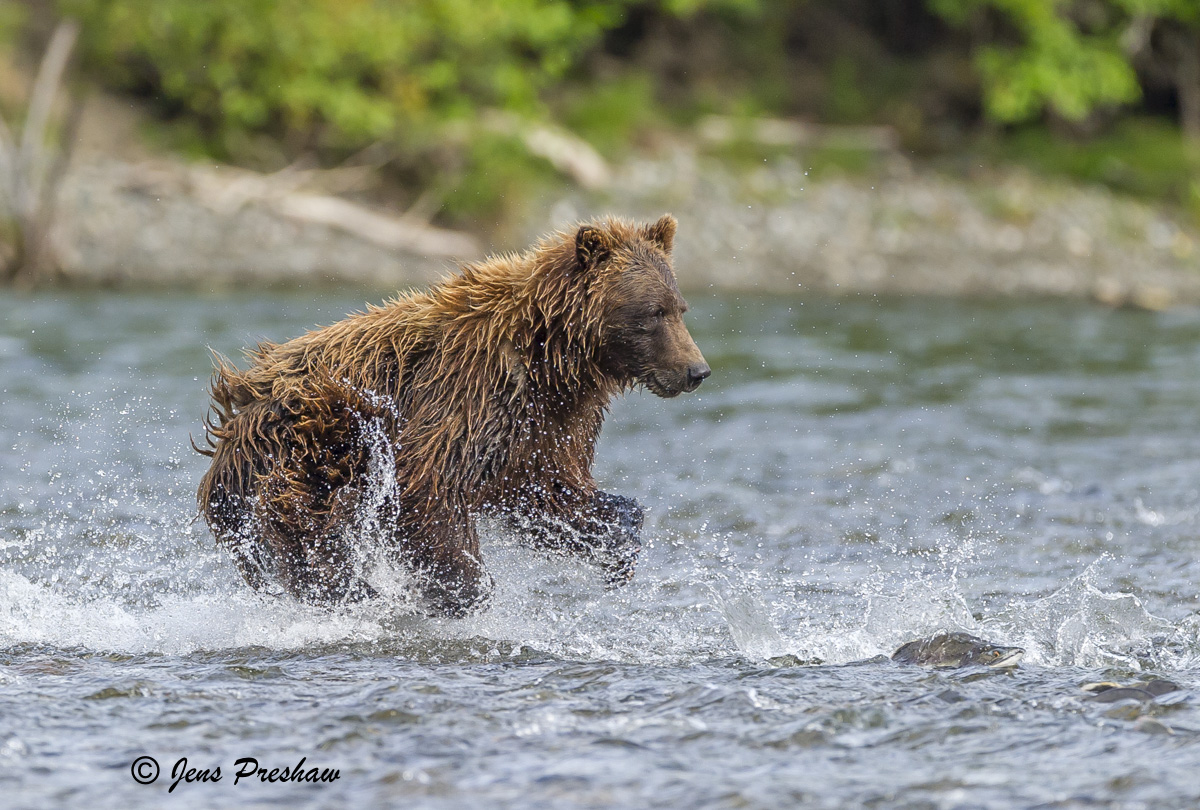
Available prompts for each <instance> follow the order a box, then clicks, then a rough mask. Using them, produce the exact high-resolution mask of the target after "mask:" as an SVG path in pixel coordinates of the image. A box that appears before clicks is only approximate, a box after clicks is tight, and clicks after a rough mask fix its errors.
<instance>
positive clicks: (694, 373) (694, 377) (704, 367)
mask: <svg viewBox="0 0 1200 810" xmlns="http://www.w3.org/2000/svg"><path fill="white" fill-rule="evenodd" d="M710 374H712V369H711V368H709V367H708V363H705V362H704V361H703V360H701V361H700V362H699V363H692V364H691V365H690V366H688V370H687V390H688V391H695V390H696V389H697V388H699V387H700V383H702V382H704V381H705V380H707V379H708V377H709V375H710Z"/></svg>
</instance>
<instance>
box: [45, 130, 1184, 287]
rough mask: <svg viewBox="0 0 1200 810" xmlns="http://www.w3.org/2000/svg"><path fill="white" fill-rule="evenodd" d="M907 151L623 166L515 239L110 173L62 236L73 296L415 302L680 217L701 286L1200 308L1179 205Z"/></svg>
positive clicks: (76, 204)
mask: <svg viewBox="0 0 1200 810" xmlns="http://www.w3.org/2000/svg"><path fill="white" fill-rule="evenodd" d="M894 157H895V159H894V160H891V161H889V165H888V168H887V169H886V170H885V171H884V172H881V173H878V174H874V175H871V176H863V177H846V176H842V177H836V176H835V177H827V178H822V179H820V180H813V179H811V178H809V177H807V175H806V174H805V171H804V169H803V167H802V164H801V163H800V162H799V161H798V160H795V159H792V158H780V159H776V160H774V161H772V162H771V163H769V164H767V163H764V165H763V166H762V167H759V168H756V169H753V170H751V171H749V172H735V171H734V170H732V169H731V168H729V167H728V166H727V165H725V164H722V163H721V162H719V161H718V160H716V159H713V158H706V157H703V156H700V155H698V154H697V153H696V152H695V151H694V150H691V149H688V148H682V147H680V148H675V149H673V150H671V151H670V152H669V153H667V154H665V155H663V156H659V157H655V158H637V159H634V160H631V161H629V162H627V163H625V164H623V165H621V166H619V167H616V168H615V169H614V172H613V180H612V182H611V184H610V185H609V186H608V187H607V190H600V191H579V190H576V191H571V192H568V193H564V194H560V195H558V196H557V197H551V198H548V199H545V200H543V201H541V202H540V203H539V204H537V205H533V206H531V207H530V211H531V214H530V216H528V217H527V218H526V220H527V221H526V224H525V225H524V227H523V228H521V229H520V232H521V234H522V237H521V239H522V240H523V241H521V244H514V245H492V244H486V243H484V241H483V240H480V239H477V238H474V237H473V236H471V235H469V234H462V233H459V232H454V231H446V230H444V229H439V228H433V227H430V226H428V225H425V224H424V223H421V222H414V221H409V220H406V219H405V218H404V217H403V216H400V217H397V216H395V215H393V214H390V213H389V212H385V211H380V210H378V209H371V208H369V207H367V206H364V205H359V204H358V203H356V202H353V201H350V200H347V199H344V198H343V197H340V196H337V195H336V193H332V194H322V193H319V190H318V191H317V192H314V191H312V190H310V189H308V188H306V183H309V184H311V182H313V181H314V178H309V177H300V176H283V175H284V174H285V173H279V174H277V175H258V174H255V173H253V172H246V171H242V170H237V169H231V168H221V167H210V166H207V165H204V166H201V165H198V164H192V165H189V164H184V163H182V162H179V161H174V160H168V159H162V158H158V159H155V160H152V161H140V162H132V161H130V162H125V161H118V160H113V159H107V160H93V161H91V162H88V163H86V164H84V165H81V166H78V167H76V168H74V169H73V170H72V171H70V172H69V173H68V174H67V176H66V178H65V180H64V184H63V187H62V189H61V194H60V198H59V200H60V201H59V211H60V216H59V220H58V222H57V223H56V225H55V227H54V229H53V231H52V237H51V239H52V244H53V245H54V247H55V250H56V251H57V254H58V256H59V257H60V260H61V264H62V276H61V281H62V283H63V284H64V285H65V286H70V287H93V286H95V287H118V288H119V287H128V286H133V285H145V286H149V287H158V288H204V289H220V288H228V287H234V288H254V287H279V286H291V285H295V284H299V283H310V284H318V285H322V286H324V285H337V284H351V285H355V286H363V287H381V288H398V287H406V286H413V285H426V284H430V283H433V282H436V281H437V280H438V279H439V278H441V277H443V276H444V275H446V274H447V273H449V272H452V271H453V270H454V268H455V266H456V259H459V258H461V259H466V260H469V259H473V258H479V257H480V256H482V255H484V254H488V253H493V252H500V251H505V250H511V249H521V248H523V247H524V245H525V244H528V242H529V241H532V239H534V238H536V237H537V235H539V234H540V233H544V232H546V231H550V230H553V229H555V228H560V227H567V226H569V225H570V224H571V223H573V222H575V221H577V220H581V219H587V218H590V217H594V216H602V215H607V214H610V213H612V214H617V215H622V216H626V217H632V218H638V219H641V218H646V219H650V218H655V217H657V216H659V215H661V214H662V213H663V212H665V211H670V212H671V213H673V214H675V216H676V217H677V218H678V219H679V222H680V231H679V233H680V238H679V240H678V242H677V248H676V255H675V259H676V266H677V268H678V270H679V273H680V283H681V286H683V287H684V288H685V289H696V288H712V289H716V290H728V291H741V292H750V291H761V292H764V293H781V292H786V291H796V292H802V293H805V292H817V293H821V294H828V295H846V294H882V295H906V296H908V295H929V296H937V297H967V298H980V297H993V296H999V297H1005V298H1044V297H1052V298H1080V299H1092V300H1096V301H1099V302H1102V303H1104V304H1108V305H1112V306H1120V305H1131V306H1137V307H1141V308H1148V309H1163V308H1167V307H1170V306H1173V305H1177V304H1197V303H1200V231H1197V229H1195V228H1190V227H1188V226H1185V225H1182V224H1180V222H1179V221H1178V220H1177V218H1176V217H1175V215H1174V214H1173V213H1171V212H1169V211H1167V210H1164V209H1161V208H1157V207H1155V206H1152V205H1149V204H1147V203H1145V202H1142V201H1140V200H1136V199H1131V198H1127V197H1123V196H1120V195H1118V194H1115V193H1113V192H1111V191H1109V190H1107V189H1104V188H1098V187H1085V186H1080V185H1075V184H1071V183H1067V182H1060V181H1054V180H1046V179H1042V178H1036V177H1033V176H1031V175H1029V174H1028V173H1025V172H1021V171H1017V170H1011V171H1003V172H1001V171H993V172H988V173H983V174H981V175H980V176H979V177H975V178H967V179H963V178H955V177H950V176H948V175H946V174H943V173H939V172H936V171H933V170H930V169H925V168H913V167H912V166H911V165H909V164H908V163H907V162H906V161H904V160H903V159H902V158H899V157H898V156H894ZM315 179H316V180H319V179H320V178H315Z"/></svg>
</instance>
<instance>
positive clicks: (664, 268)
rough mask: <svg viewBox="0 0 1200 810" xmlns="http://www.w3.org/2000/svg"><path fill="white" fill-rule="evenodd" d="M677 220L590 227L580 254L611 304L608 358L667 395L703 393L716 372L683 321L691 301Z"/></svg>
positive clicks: (606, 315)
mask: <svg viewBox="0 0 1200 810" xmlns="http://www.w3.org/2000/svg"><path fill="white" fill-rule="evenodd" d="M675 225H676V223H675V218H674V217H672V216H671V215H669V214H668V215H666V216H664V217H662V218H661V219H659V220H658V221H657V222H655V223H653V224H651V225H645V226H640V227H631V226H625V225H624V224H623V223H609V224H608V225H583V226H581V227H580V228H579V230H578V231H577V232H576V234H575V255H576V260H577V261H578V263H579V267H580V269H581V271H582V272H584V273H588V274H590V275H591V276H592V278H593V284H592V289H593V292H594V293H595V294H596V295H597V297H598V299H599V301H600V302H601V304H602V307H603V310H604V312H603V327H602V330H603V331H602V340H603V346H602V349H601V364H602V366H603V367H604V369H605V371H606V372H607V373H609V374H612V375H613V376H615V377H617V378H619V379H622V380H628V381H631V382H636V383H641V384H642V385H644V386H646V387H647V388H649V389H650V390H651V391H652V392H654V393H655V394H657V395H658V396H660V397H674V396H677V395H679V394H681V393H683V392H684V391H695V390H696V388H698V387H699V386H700V383H701V382H703V381H704V379H705V378H706V377H708V375H709V374H710V373H711V371H710V369H709V367H708V363H706V362H704V356H703V355H702V354H700V349H699V348H698V347H697V346H696V341H694V340H692V336H691V335H690V334H689V333H688V330H687V327H686V326H685V325H684V323H683V313H685V312H687V309H688V305H687V302H686V301H684V300H683V296H681V295H680V294H679V287H678V285H677V284H676V282H675V273H674V271H673V270H672V269H671V247H672V245H673V243H674V240H675Z"/></svg>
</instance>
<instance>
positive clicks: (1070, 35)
mask: <svg viewBox="0 0 1200 810" xmlns="http://www.w3.org/2000/svg"><path fill="white" fill-rule="evenodd" d="M1130 1H1131V2H1139V1H1140V0H1130ZM1118 2H1125V0H1118ZM1146 2H1154V0H1146ZM931 6H932V7H933V9H934V10H935V11H937V12H938V13H940V14H941V15H943V16H944V17H945V18H946V19H948V20H950V21H952V22H956V23H960V24H961V23H965V22H966V21H967V20H969V19H970V18H971V16H972V15H973V14H978V13H980V11H981V10H983V9H986V8H991V9H994V10H995V11H998V12H1000V13H1001V14H1002V15H1003V17H1004V18H1005V19H1006V20H1007V22H1008V23H1009V24H1010V25H1012V26H1013V27H1014V28H1015V29H1016V31H1017V32H1018V34H1019V36H1020V42H1019V43H1017V44H1005V45H1000V44H986V45H982V46H981V47H980V48H979V49H978V51H977V53H976V65H977V67H978V69H979V72H980V74H981V76H982V79H983V84H984V105H985V108H986V110H987V112H988V114H989V116H990V117H991V118H993V119H994V120H996V121H1000V122H1006V123H1007V122H1016V121H1025V120H1029V119H1031V118H1033V117H1035V116H1036V115H1038V114H1039V113H1041V112H1042V110H1044V109H1051V110H1053V111H1054V112H1056V113H1057V114H1058V115H1060V116H1062V117H1063V118H1067V119H1069V120H1074V121H1078V120H1082V119H1083V118H1085V117H1087V115H1088V114H1089V113H1090V112H1091V111H1092V110H1093V109H1094V108H1096V107H1098V106H1103V105H1108V104H1123V103H1127V102H1131V101H1136V100H1137V99H1138V98H1139V96H1140V94H1141V89H1140V87H1139V85H1138V80H1137V75H1136V73H1135V72H1134V69H1133V66H1132V65H1131V64H1130V61H1129V57H1128V55H1127V54H1126V53H1125V52H1124V51H1123V50H1122V47H1121V42H1120V36H1119V30H1118V29H1116V28H1115V27H1110V26H1102V28H1101V30H1100V31H1098V32H1087V31H1085V30H1084V28H1083V27H1081V26H1080V24H1079V23H1077V22H1076V21H1075V20H1073V19H1072V18H1070V17H1069V16H1068V12H1069V11H1070V5H1069V4H1067V3H1061V2H1057V1H1056V0H931Z"/></svg>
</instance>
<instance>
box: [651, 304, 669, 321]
mask: <svg viewBox="0 0 1200 810" xmlns="http://www.w3.org/2000/svg"><path fill="white" fill-rule="evenodd" d="M650 317H652V318H658V319H662V318H665V317H667V311H666V310H665V309H663V308H662V307H659V308H658V309H656V310H654V312H653V313H652V314H651V316H650Z"/></svg>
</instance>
